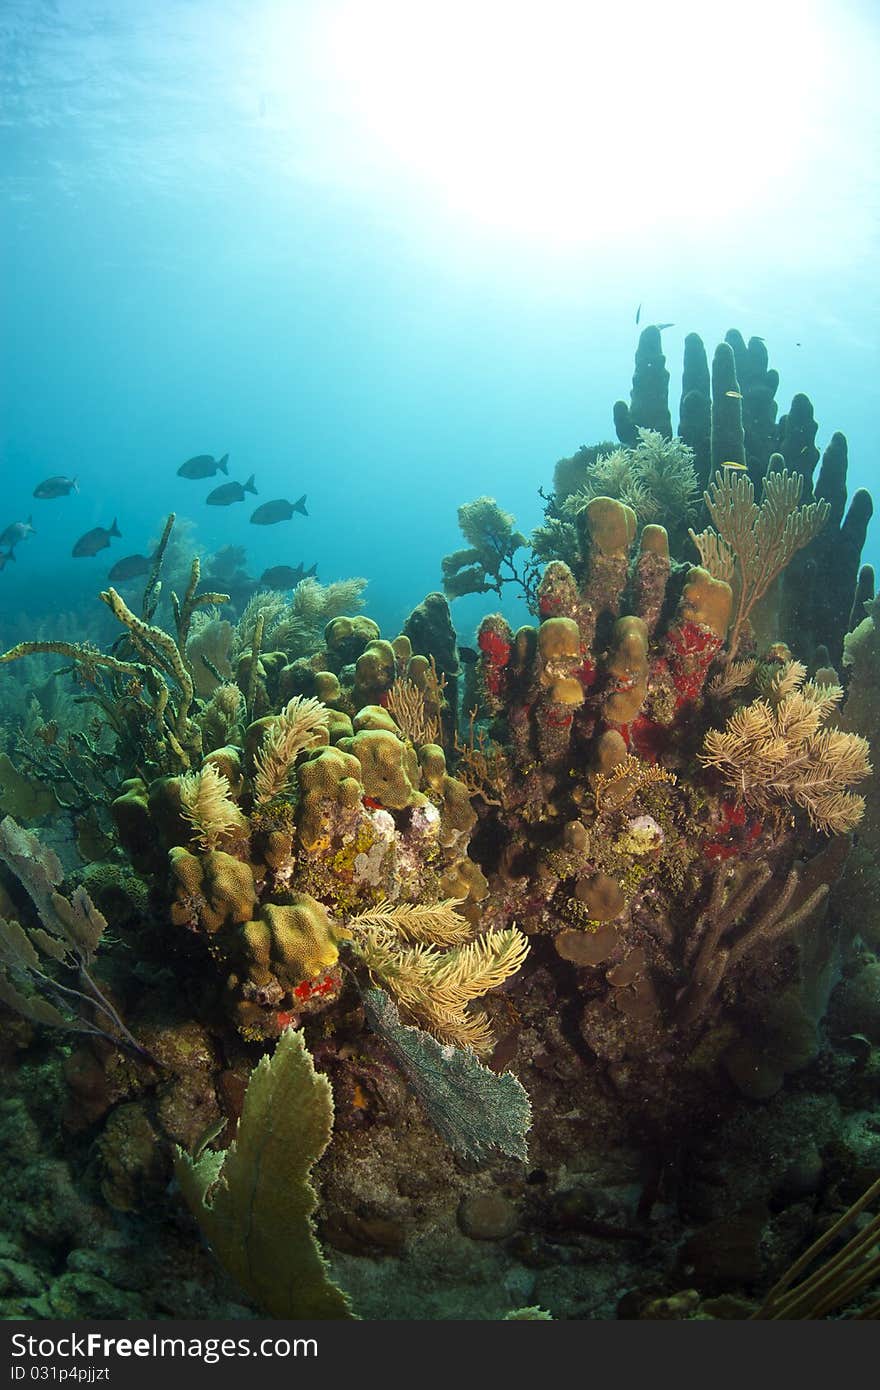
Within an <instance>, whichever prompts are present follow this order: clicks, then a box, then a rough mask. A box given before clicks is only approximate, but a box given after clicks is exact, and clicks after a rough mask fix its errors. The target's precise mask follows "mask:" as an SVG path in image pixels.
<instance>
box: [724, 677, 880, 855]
mask: <svg viewBox="0 0 880 1390" xmlns="http://www.w3.org/2000/svg"><path fill="white" fill-rule="evenodd" d="M806 674H807V672H806V668H805V667H804V666H802V665H801V664H800V662H796V661H792V662H788V663H786V665H785V666H784V667H782V668H781V669H780V671H779V672H778V674H777V675H776V676H774V677H773V679H772V681H771V683H770V687H769V690H768V698H767V699H758V700H754V701H753V702H752V703H751V704H750V705H745V706H744V707H743V708H742V709H739V710H737V711H736V712H735V713H734V714H732V715H731V717H730V719H729V720H728V722H727V725H726V727H725V728H724V729H723V730H718V729H711V730H709V732H708V733H707V734H706V738H705V741H704V743H703V752H702V761H703V763H704V764H705V765H706V766H707V767H713V768H715V769H716V770H717V771H718V772H719V773H720V774H721V776H722V777H723V778H724V780H725V781H726V782H727V783H728V785H729V786H730V787H732V788H733V789H734V790H735V791H736V793H737V795H738V796H739V798H740V799H741V800H742V801H743V802H744V803H745V804H746V805H747V806H752V807H755V808H756V809H758V810H763V811H777V810H778V809H779V808H780V806H786V805H789V806H790V805H794V806H799V807H801V808H802V809H803V810H805V811H806V812H807V814H808V816H809V818H810V820H811V822H812V823H813V825H815V826H816V827H817V829H819V830H823V831H825V832H826V833H828V834H844V833H845V832H846V831H848V830H852V829H853V827H854V826H856V825H857V824H858V823H859V821H860V820H861V818H862V814H863V811H864V806H865V803H864V799H863V798H862V797H861V796H857V795H855V794H854V793H853V792H851V791H849V790H848V788H849V787H850V786H851V785H852V784H853V783H854V782H859V781H861V780H862V779H863V778H865V777H867V776H868V775H869V773H870V772H871V765H870V763H869V761H868V744H867V741H866V740H865V739H863V738H861V737H860V736H859V735H857V734H849V733H843V732H841V731H840V730H838V729H834V728H827V727H823V726H824V725H825V722H826V720H827V719H828V717H829V715H830V714H831V713H832V712H833V711H834V710H835V709H836V708H837V706H838V705H839V703H840V700H841V698H842V696H843V691H842V689H841V688H840V686H833V685H816V684H815V682H813V681H807V680H806V679H805V678H806Z"/></svg>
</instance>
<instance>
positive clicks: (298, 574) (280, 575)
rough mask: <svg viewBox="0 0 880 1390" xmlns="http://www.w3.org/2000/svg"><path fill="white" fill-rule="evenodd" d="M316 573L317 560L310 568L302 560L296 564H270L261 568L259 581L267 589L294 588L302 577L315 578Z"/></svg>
mask: <svg viewBox="0 0 880 1390" xmlns="http://www.w3.org/2000/svg"><path fill="white" fill-rule="evenodd" d="M317 574H318V564H317V561H316V562H315V564H313V565H312V567H311V569H306V568H305V566H304V565H303V563H302V561H300V563H299V564H298V565H272V566H271V567H270V568H269V569H267V570H263V573H262V574H261V575H260V583H261V584H265V585H266V586H267V588H269V589H295V588H296V586H297V584H300V583H301V582H302V580H303V579H315V578H316V577H317Z"/></svg>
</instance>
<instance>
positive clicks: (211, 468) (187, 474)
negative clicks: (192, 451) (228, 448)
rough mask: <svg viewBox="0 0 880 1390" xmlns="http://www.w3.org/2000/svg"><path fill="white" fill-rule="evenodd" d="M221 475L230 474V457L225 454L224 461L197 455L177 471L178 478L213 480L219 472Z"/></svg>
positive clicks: (207, 455)
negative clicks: (218, 471)
mask: <svg viewBox="0 0 880 1390" xmlns="http://www.w3.org/2000/svg"><path fill="white" fill-rule="evenodd" d="M218 468H219V470H220V472H221V473H228V472H229V455H228V454H224V455H223V457H222V459H215V458H212V457H211V455H210V454H196V456H195V458H192V459H187V461H186V463H182V464H181V465H180V467H179V468H178V470H177V476H178V478H213V476H214V474H215V473H216V472H217V470H218Z"/></svg>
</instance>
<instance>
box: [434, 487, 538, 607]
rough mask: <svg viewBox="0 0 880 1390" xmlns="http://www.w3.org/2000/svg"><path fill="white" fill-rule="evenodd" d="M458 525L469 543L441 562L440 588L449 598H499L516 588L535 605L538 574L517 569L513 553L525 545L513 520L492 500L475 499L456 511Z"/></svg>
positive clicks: (532, 569)
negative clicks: (492, 595) (490, 595)
mask: <svg viewBox="0 0 880 1390" xmlns="http://www.w3.org/2000/svg"><path fill="white" fill-rule="evenodd" d="M458 524H459V527H460V528H461V533H462V535H463V536H464V538H465V540H466V541H467V542H468V545H467V548H466V549H463V550H455V551H453V553H452V554H451V555H446V556H444V559H443V564H442V568H443V588H444V591H445V593H446V595H447V597H448V598H461V597H462V595H463V594H487V593H490V592H493V593H496V594H500V593H501V592H502V589H503V586H504V585H505V584H515V585H517V586H518V587H519V588H520V589H521V590H522V592H523V595H524V597H525V599H526V601H527V602H528V603H530V604H532V603H533V602H534V591H535V583H536V580H537V573H536V570H535V567H534V565H533V564H531V563H529V562H527V563H526V564H525V565H524V566H523V567H522V568H519V567H518V566H517V562H516V560H515V558H514V557H515V555H516V552H517V551H518V550H520V549H522V547H523V546H525V545H526V544H527V541H526V538H525V536H524V535H522V533H521V532H520V531H517V530H516V529H515V528H516V518H515V517H513V516H511V514H510V512H506V511H504V510H503V508H501V507H499V505H498V503H497V502H496V501H495V498H494V497H477V498H476V499H475V501H473V502H466V503H465V504H464V505H463V506H461V507H459V509H458Z"/></svg>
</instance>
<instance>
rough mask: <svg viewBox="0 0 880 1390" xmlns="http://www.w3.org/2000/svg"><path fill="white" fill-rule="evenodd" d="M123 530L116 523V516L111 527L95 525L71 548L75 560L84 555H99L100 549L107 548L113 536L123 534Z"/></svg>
mask: <svg viewBox="0 0 880 1390" xmlns="http://www.w3.org/2000/svg"><path fill="white" fill-rule="evenodd" d="M121 535H122V532H121V531H120V530H119V527H118V526H117V525H116V517H115V516H114V518H113V523H112V525H111V527H110V529H109V531H108V530H107V528H106V527H105V526H95V527H93V529H92V530H91V531H86V533H85V535H84V536H80V538H79V540H78V541H77V543H76V545H75V546H74V547H73V550H71V552H70V553H71V555H72V556H73V557H74V559H75V560H80V559H82V558H83V557H84V556H91V555H97V553H98V551H99V550H106V549H107V546H108V545H109V544H110V537H111V536H121Z"/></svg>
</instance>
